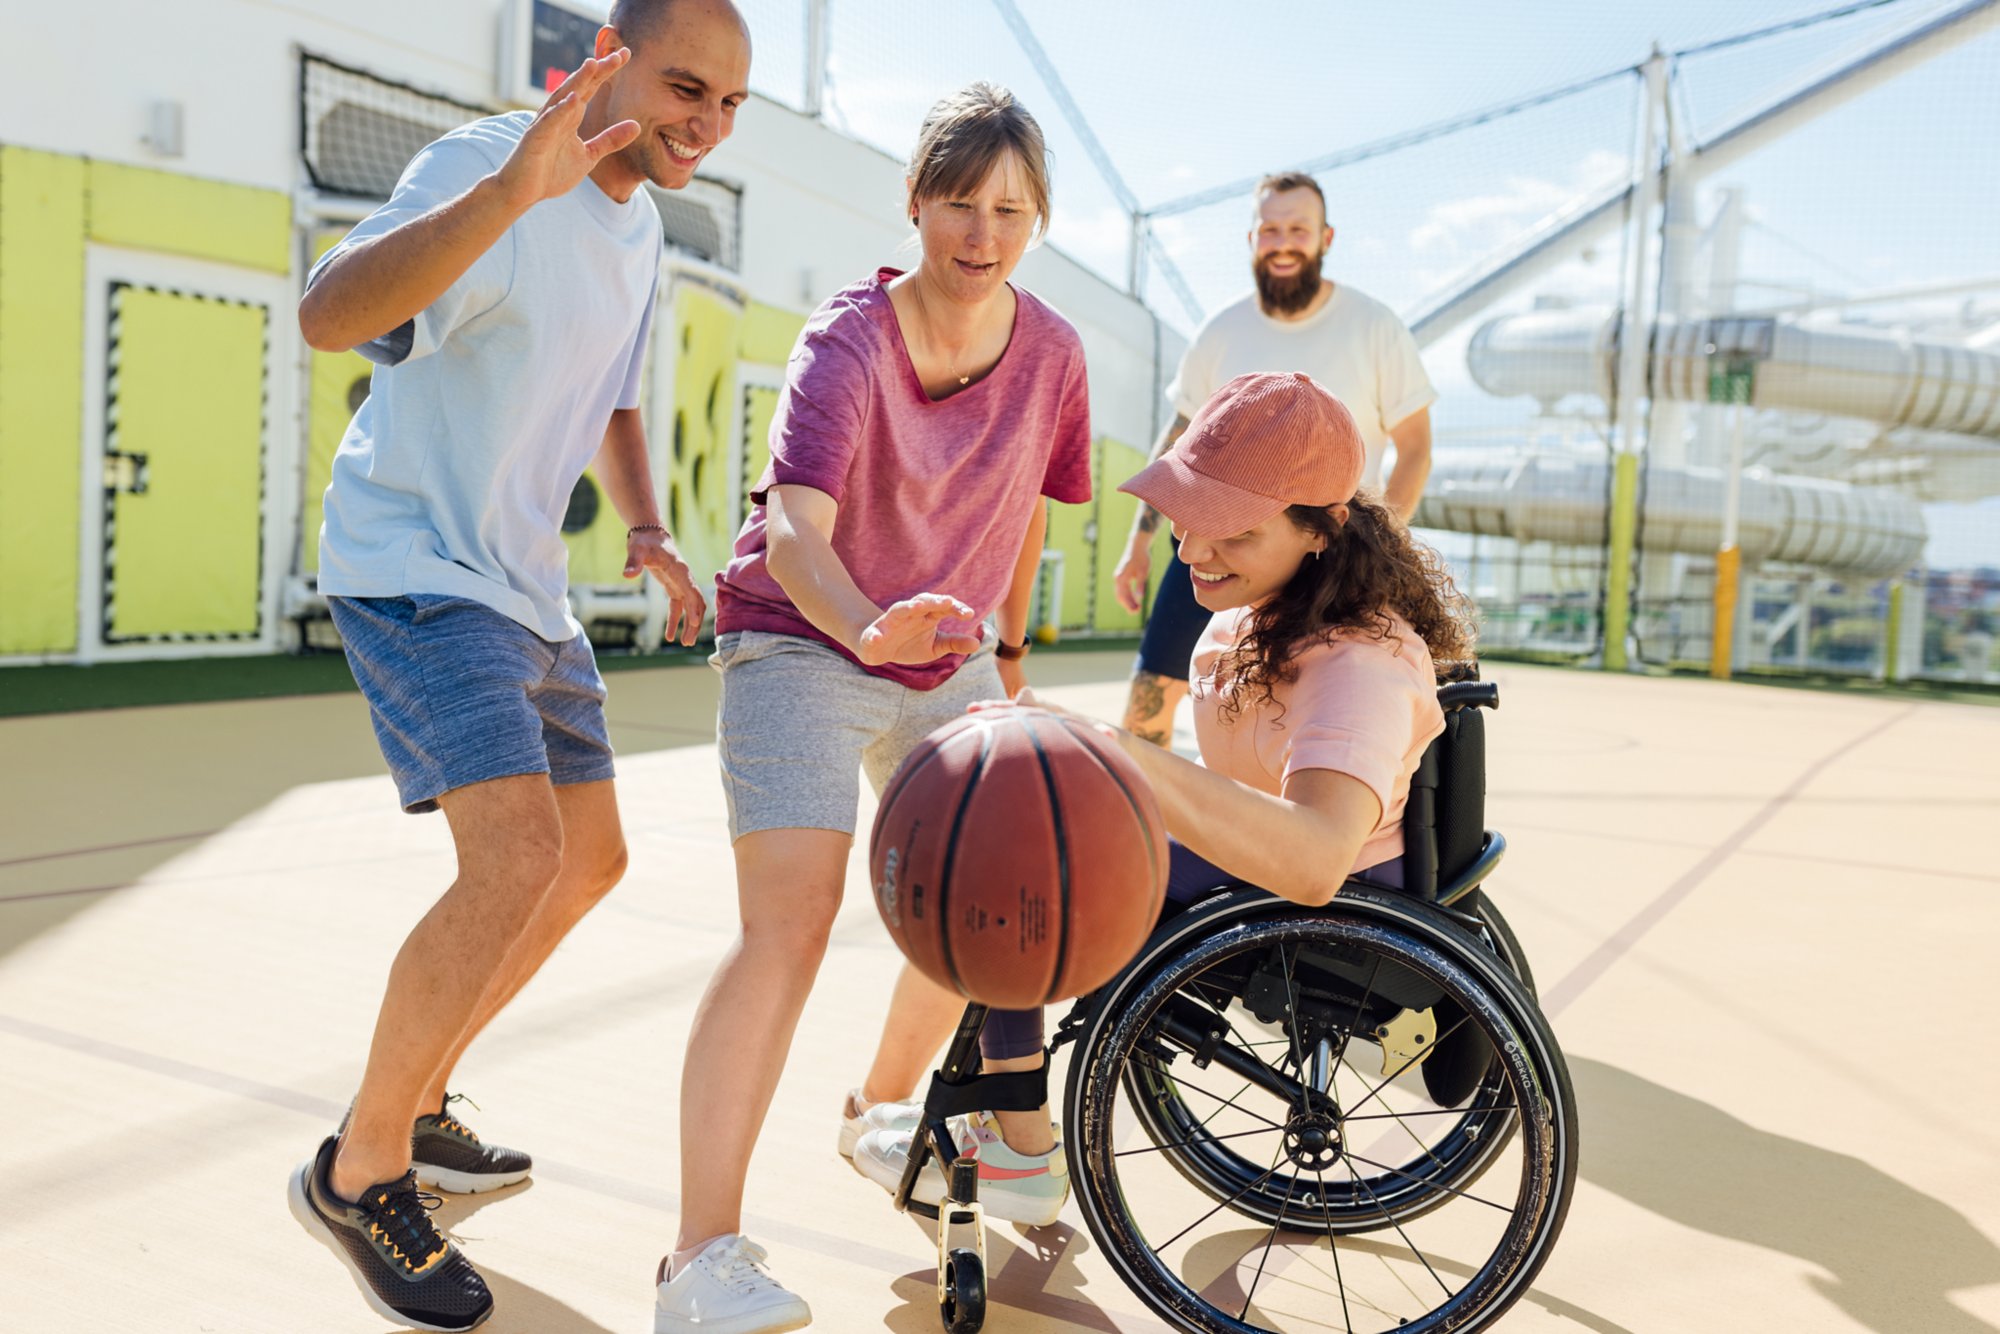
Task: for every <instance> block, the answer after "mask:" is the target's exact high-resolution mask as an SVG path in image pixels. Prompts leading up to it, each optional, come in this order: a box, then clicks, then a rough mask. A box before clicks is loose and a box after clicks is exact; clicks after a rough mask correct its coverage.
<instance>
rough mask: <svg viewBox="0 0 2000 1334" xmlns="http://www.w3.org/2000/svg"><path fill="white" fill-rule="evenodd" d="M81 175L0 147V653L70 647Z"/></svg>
mask: <svg viewBox="0 0 2000 1334" xmlns="http://www.w3.org/2000/svg"><path fill="white" fill-rule="evenodd" d="M85 180H86V172H85V168H84V162H83V160H82V159H81V158H71V157H61V156H58V155H56V154H53V153H37V152H33V151H31V150H28V149H24V148H14V147H9V146H4V145H0V653H67V652H70V651H72V650H74V649H75V648H76V634H77V626H76V601H77V586H76V585H77V543H78V540H79V532H78V528H79V524H80V523H81V521H82V509H81V504H80V496H79V490H80V487H81V483H80V482H79V480H78V478H79V476H80V474H81V473H82V465H83V459H82V452H81V451H82V447H83V445H82V440H83V390H82V385H83V251H84V235H85V229H86V223H85V217H84V207H85V194H84V184H85Z"/></svg>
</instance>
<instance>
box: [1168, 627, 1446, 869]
mask: <svg viewBox="0 0 2000 1334" xmlns="http://www.w3.org/2000/svg"><path fill="white" fill-rule="evenodd" d="M1249 614H1250V609H1249V608H1248V607H1243V608H1239V609H1236V610H1233V611H1225V612H1218V613H1217V614H1216V615H1215V617H1214V618H1213V619H1212V620H1210V621H1209V624H1208V629H1207V630H1205V631H1203V632H1202V637H1201V640H1200V642H1199V643H1197V644H1196V645H1195V650H1194V660H1193V663H1192V664H1191V666H1190V670H1189V684H1190V686H1191V688H1192V693H1191V697H1192V699H1193V702H1194V731H1195V737H1196V739H1197V741H1199V743H1200V745H1201V762H1202V763H1203V764H1204V765H1206V766H1207V767H1208V768H1210V769H1213V770H1214V771H1215V772H1216V773H1219V774H1223V775H1225V776H1227V777H1229V778H1233V779H1235V780H1236V781H1237V782H1239V783H1244V784H1247V785H1248V786H1250V787H1254V788H1256V789H1258V790H1259V791H1262V792H1269V793H1271V794H1273V795H1274V796H1275V795H1278V794H1280V793H1282V791H1283V790H1284V785H1285V780H1286V779H1287V778H1289V777H1291V776H1292V775H1293V774H1295V773H1297V772H1298V771H1299V770H1301V769H1332V770H1334V771H1335V772H1337V773H1343V774H1347V775H1349V776H1350V777H1353V778H1357V779H1359V780H1360V781H1361V782H1363V783H1366V784H1367V785H1368V787H1369V790H1371V791H1372V792H1374V794H1375V796H1376V797H1377V798H1378V799H1379V800H1380V801H1381V803H1382V819H1381V821H1380V822H1379V823H1378V824H1377V825H1376V826H1375V832H1374V833H1372V834H1371V835H1369V837H1368V841H1367V842H1366V843H1364V844H1362V847H1361V853H1360V856H1358V857H1357V858H1356V859H1355V862H1354V864H1355V866H1356V867H1369V866H1374V865H1376V864H1378V863H1380V862H1385V861H1388V860H1389V859H1390V858H1392V857H1400V856H1402V855H1403V806H1404V804H1405V803H1406V802H1407V801H1408V800H1409V796H1410V777H1411V775H1412V774H1414V773H1415V772H1416V771H1417V764H1418V762H1419V761H1421V760H1422V759H1423V757H1424V748H1425V747H1427V746H1428V745H1430V743H1431V738H1433V737H1435V736H1436V735H1437V734H1438V733H1440V732H1442V731H1443V730H1444V713H1443V712H1442V711H1441V710H1440V709H1439V708H1438V702H1437V677H1436V672H1435V669H1434V668H1433V667H1432V664H1431V655H1430V650H1429V649H1428V648H1427V647H1425V645H1424V641H1423V639H1422V638H1421V637H1420V636H1419V635H1418V634H1417V632H1416V631H1415V630H1413V629H1411V628H1410V624H1409V622H1407V621H1405V620H1404V619H1403V618H1402V617H1400V616H1397V615H1395V614H1394V613H1391V614H1390V622H1391V626H1392V630H1391V634H1390V637H1388V638H1383V639H1377V638H1374V637H1373V636H1371V635H1368V634H1365V633H1348V634H1343V635H1341V636H1339V637H1338V638H1336V639H1334V640H1332V641H1331V642H1329V643H1325V644H1316V645H1314V646H1313V647H1311V648H1308V649H1306V650H1305V652H1304V653H1302V654H1301V655H1300V656H1299V658H1298V659H1297V663H1298V669H1299V671H1298V677H1297V679H1296V680H1294V681H1292V682H1290V683H1289V684H1284V685H1279V686H1277V687H1275V688H1274V689H1273V690H1272V692H1271V699H1270V701H1269V702H1267V703H1265V704H1263V705H1261V706H1259V707H1256V708H1246V709H1244V710H1243V711H1242V712H1241V713H1238V714H1236V715H1234V716H1230V715H1226V714H1225V713H1224V712H1223V709H1222V702H1223V696H1222V694H1221V691H1220V689H1219V688H1218V687H1217V685H1216V682H1215V671H1216V663H1217V661H1218V660H1219V659H1220V658H1221V657H1222V655H1223V653H1225V652H1226V651H1228V650H1229V649H1230V648H1231V647H1233V646H1234V645H1235V643H1236V638H1237V635H1238V634H1239V633H1241V630H1242V626H1243V623H1244V620H1245V618H1246V617H1248V616H1249Z"/></svg>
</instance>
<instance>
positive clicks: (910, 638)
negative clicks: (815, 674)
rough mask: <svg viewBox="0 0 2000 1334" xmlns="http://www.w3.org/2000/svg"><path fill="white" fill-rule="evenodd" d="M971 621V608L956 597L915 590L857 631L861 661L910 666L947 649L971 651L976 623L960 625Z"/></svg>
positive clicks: (976, 640) (976, 637)
mask: <svg viewBox="0 0 2000 1334" xmlns="http://www.w3.org/2000/svg"><path fill="white" fill-rule="evenodd" d="M972 623H973V615H972V608H970V607H968V606H966V605H965V604H964V603H963V602H960V601H959V600H958V599H957V598H953V597H946V596H945V595H944V594H942V593H919V594H917V595H916V596H915V597H913V598H905V599H903V601H901V602H898V603H895V604H894V605H892V606H891V607H890V608H889V610H887V611H885V612H883V613H882V614H881V615H880V616H878V617H876V618H875V620H874V621H872V622H870V623H869V626H868V628H867V629H865V630H863V631H862V632H861V643H860V646H859V647H860V650H861V661H862V662H864V663H866V664H868V665H869V666H870V667H880V666H882V665H883V664H884V663H891V662H894V663H902V664H904V665H905V666H912V667H914V666H920V665H922V664H923V663H926V662H936V661H937V660H938V659H939V658H942V657H944V656H945V655H946V654H948V653H971V652H973V651H974V650H975V649H977V648H978V647H979V635H978V634H977V633H976V627H975V630H974V631H968V630H966V629H964V628H963V627H966V626H969V625H972ZM955 627H956V628H955Z"/></svg>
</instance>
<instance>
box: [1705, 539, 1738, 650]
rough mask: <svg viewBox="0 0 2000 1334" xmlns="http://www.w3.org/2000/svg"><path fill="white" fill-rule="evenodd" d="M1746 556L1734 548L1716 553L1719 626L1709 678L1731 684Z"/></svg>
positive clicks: (1713, 638) (1713, 640)
mask: <svg viewBox="0 0 2000 1334" xmlns="http://www.w3.org/2000/svg"><path fill="white" fill-rule="evenodd" d="M1742 568H1743V553H1742V551H1741V550H1739V549H1738V548H1736V547H1734V546H1727V547H1724V548H1723V549H1722V550H1720V551H1718V552H1716V553H1715V626H1714V628H1713V629H1712V630H1710V631H1709V635H1708V639H1709V652H1708V674H1709V675H1710V676H1712V677H1714V678H1715V679H1716V680H1718V681H1727V680H1728V679H1729V677H1730V669H1731V667H1732V666H1734V659H1735V656H1736V584H1737V579H1738V577H1739V576H1740V574H1741V571H1742Z"/></svg>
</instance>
